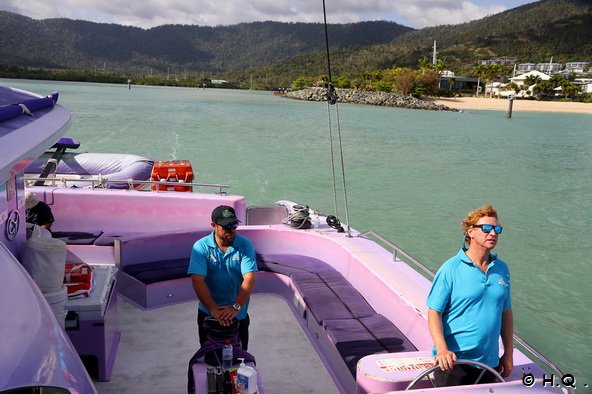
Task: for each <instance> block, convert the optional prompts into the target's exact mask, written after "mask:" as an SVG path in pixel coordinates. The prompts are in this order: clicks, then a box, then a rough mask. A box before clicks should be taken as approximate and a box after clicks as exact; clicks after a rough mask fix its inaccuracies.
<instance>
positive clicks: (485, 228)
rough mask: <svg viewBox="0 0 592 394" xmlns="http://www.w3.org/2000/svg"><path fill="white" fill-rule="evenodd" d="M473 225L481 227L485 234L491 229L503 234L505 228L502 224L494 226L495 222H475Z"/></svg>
mask: <svg viewBox="0 0 592 394" xmlns="http://www.w3.org/2000/svg"><path fill="white" fill-rule="evenodd" d="M471 227H479V228H480V229H481V231H483V232H484V233H485V234H489V233H490V232H491V230H493V231H495V233H496V234H501V233H502V230H503V229H504V228H503V227H502V226H499V225H498V226H494V225H493V224H474V225H472V226H471Z"/></svg>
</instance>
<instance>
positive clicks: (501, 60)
mask: <svg viewBox="0 0 592 394" xmlns="http://www.w3.org/2000/svg"><path fill="white" fill-rule="evenodd" d="M516 62H518V59H516V58H515V57H509V56H502V57H494V58H491V59H486V60H480V61H479V64H505V65H507V66H513V65H514V64H516Z"/></svg>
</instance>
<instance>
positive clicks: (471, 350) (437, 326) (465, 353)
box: [427, 205, 514, 386]
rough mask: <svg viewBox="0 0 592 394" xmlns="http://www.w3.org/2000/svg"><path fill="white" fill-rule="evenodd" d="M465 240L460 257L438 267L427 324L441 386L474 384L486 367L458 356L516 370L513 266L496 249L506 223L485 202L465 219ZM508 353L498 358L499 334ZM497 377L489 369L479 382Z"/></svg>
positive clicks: (503, 369)
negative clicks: (461, 361) (483, 367)
mask: <svg viewBox="0 0 592 394" xmlns="http://www.w3.org/2000/svg"><path fill="white" fill-rule="evenodd" d="M462 226H463V229H464V235H465V241H466V244H467V243H468V247H466V246H464V247H463V248H461V250H460V251H459V252H458V253H457V254H456V256H454V257H452V258H450V259H449V260H447V261H446V262H445V263H444V264H443V265H442V266H441V267H440V269H439V270H438V272H437V273H436V276H435V278H434V282H433V284H432V289H431V290H430V293H429V295H428V299H427V305H428V308H429V309H428V326H429V329H430V333H431V335H432V338H433V340H434V349H433V355H434V357H435V364H438V365H439V366H440V369H439V370H436V372H435V373H434V376H435V384H436V386H454V385H462V384H473V383H475V381H476V380H477V377H478V376H479V375H480V374H481V372H482V369H480V368H478V367H474V366H470V365H454V362H455V361H456V360H457V359H465V360H473V361H478V362H481V363H484V364H487V365H489V366H490V367H492V368H495V369H497V370H498V371H501V375H502V376H503V377H507V376H508V375H510V373H511V372H512V369H513V366H514V364H513V345H512V337H513V334H514V323H513V317H512V302H511V298H510V271H509V269H508V266H507V265H506V263H505V262H503V261H502V260H500V259H498V258H497V256H496V255H495V254H492V253H491V250H492V249H493V248H494V247H495V245H496V244H497V240H498V236H499V234H501V232H502V229H503V227H502V226H500V225H499V224H498V218H497V212H496V210H495V208H494V207H493V206H491V205H485V206H483V207H481V208H479V209H476V210H474V211H472V212H470V213H469V214H468V215H467V217H466V218H465V219H464V220H463V221H462ZM500 335H501V337H502V343H503V347H504V352H503V355H502V356H501V358H500V357H499V337H500ZM493 381H495V378H494V376H493V375H492V374H491V373H485V374H484V376H483V377H482V378H481V379H480V381H479V383H490V382H493Z"/></svg>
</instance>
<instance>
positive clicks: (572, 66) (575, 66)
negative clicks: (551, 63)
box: [565, 62, 589, 73]
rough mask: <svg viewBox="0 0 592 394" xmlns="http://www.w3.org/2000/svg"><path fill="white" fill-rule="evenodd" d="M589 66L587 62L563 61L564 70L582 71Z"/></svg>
mask: <svg viewBox="0 0 592 394" xmlns="http://www.w3.org/2000/svg"><path fill="white" fill-rule="evenodd" d="M588 67H589V63H588V62H569V63H565V71H568V72H573V73H583V72H585V71H586V70H587V69H588Z"/></svg>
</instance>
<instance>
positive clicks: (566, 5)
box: [0, 0, 592, 87]
mask: <svg viewBox="0 0 592 394" xmlns="http://www.w3.org/2000/svg"><path fill="white" fill-rule="evenodd" d="M328 31H329V43H330V47H331V56H332V58H331V63H332V67H333V76H340V75H342V76H347V77H349V78H353V77H358V78H360V77H363V75H364V74H367V73H369V72H372V71H375V70H384V69H387V68H395V67H416V66H417V64H418V60H419V59H421V58H423V57H427V58H430V57H431V53H432V45H433V42H434V40H436V41H437V44H438V57H439V59H443V60H444V61H445V63H446V68H447V69H450V70H452V71H454V72H455V73H457V74H461V75H462V74H464V75H466V74H468V73H469V72H470V70H471V69H472V68H473V67H474V66H475V65H476V64H477V62H478V61H479V60H483V59H488V58H493V57H500V56H509V57H515V58H517V60H518V62H534V63H538V62H548V61H549V60H550V58H551V57H553V60H554V61H555V62H567V61H588V62H590V63H592V1H591V0H541V1H538V2H534V3H530V4H527V5H523V6H521V7H517V8H514V9H511V10H508V11H505V12H502V13H499V14H496V15H491V16H488V17H485V18H483V19H480V20H476V21H472V22H468V23H463V24H458V25H442V26H437V27H429V28H424V29H419V30H414V29H411V28H407V27H404V26H401V25H398V24H396V23H393V22H381V21H376V22H363V23H354V24H344V25H330V26H329V27H328ZM326 64H327V61H326V54H325V36H324V28H323V26H322V25H321V24H314V23H279V22H255V23H243V24H238V25H232V26H217V27H202V26H188V25H165V26H159V27H155V28H152V29H147V30H146V29H140V28H135V27H128V26H120V25H115V24H100V23H93V22H85V21H79V20H69V19H47V20H33V19H31V18H28V17H25V16H22V15H18V14H14V13H9V12H0V67H1V66H4V67H6V66H10V65H16V66H21V67H23V66H24V67H45V68H58V69H68V68H69V69H83V70H84V69H85V70H95V71H96V70H107V71H110V72H113V73H120V74H121V75H122V76H123V75H126V77H125V78H127V75H129V76H145V75H149V74H150V75H151V74H152V73H154V74H161V75H162V73H167V72H168V71H170V72H171V73H176V74H177V75H179V74H181V73H185V74H187V73H194V74H200V75H202V76H204V75H205V76H213V77H215V78H221V79H229V80H232V81H233V82H235V83H236V84H242V85H243V86H244V85H245V84H246V83H248V81H249V80H250V79H253V78H254V79H256V81H258V84H259V83H260V82H261V81H263V80H264V81H265V83H264V85H265V86H272V87H273V86H288V85H289V84H290V83H291V82H292V81H293V80H294V79H296V78H298V77H299V76H303V75H306V76H318V75H320V74H322V73H326Z"/></svg>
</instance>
